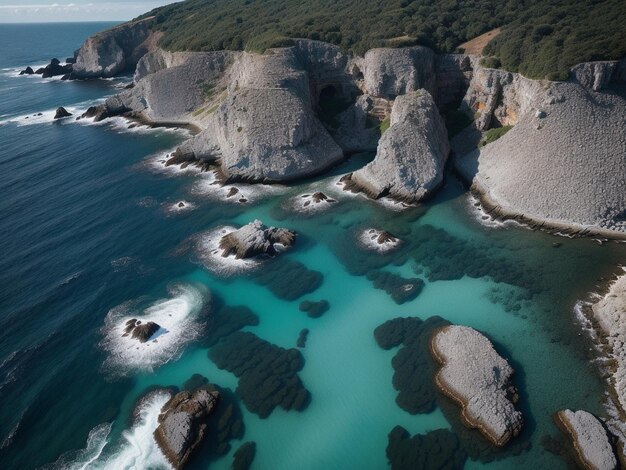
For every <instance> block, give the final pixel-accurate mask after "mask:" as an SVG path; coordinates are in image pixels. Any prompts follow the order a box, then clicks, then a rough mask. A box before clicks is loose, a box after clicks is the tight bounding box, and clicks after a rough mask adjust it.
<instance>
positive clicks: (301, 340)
mask: <svg viewBox="0 0 626 470" xmlns="http://www.w3.org/2000/svg"><path fill="white" fill-rule="evenodd" d="M308 336H309V329H308V328H304V329H302V330H300V334H299V335H298V341H296V346H297V347H299V348H303V347H305V346H306V340H307V338H308Z"/></svg>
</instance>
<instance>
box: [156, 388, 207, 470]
mask: <svg viewBox="0 0 626 470" xmlns="http://www.w3.org/2000/svg"><path fill="white" fill-rule="evenodd" d="M218 399H219V392H217V391H208V390H205V389H199V390H196V391H195V392H193V393H191V392H187V391H183V392H180V393H177V394H176V395H174V397H172V398H171V399H170V400H169V401H168V402H167V403H166V404H165V405H164V406H163V408H162V409H161V414H160V416H159V425H158V427H157V428H156V430H155V431H154V438H155V440H156V442H157V444H158V445H159V448H160V449H161V451H162V452H163V454H164V455H165V457H166V458H167V460H168V461H169V462H170V463H171V464H172V466H173V467H174V468H176V469H180V468H183V467H184V466H185V464H186V463H187V461H188V460H189V458H190V457H191V455H192V453H193V451H194V450H195V449H196V447H197V446H198V445H199V444H200V443H201V442H202V440H203V439H204V434H205V431H206V427H207V424H206V422H207V419H208V418H209V416H210V415H211V414H212V413H213V411H214V409H215V407H216V405H217V402H218Z"/></svg>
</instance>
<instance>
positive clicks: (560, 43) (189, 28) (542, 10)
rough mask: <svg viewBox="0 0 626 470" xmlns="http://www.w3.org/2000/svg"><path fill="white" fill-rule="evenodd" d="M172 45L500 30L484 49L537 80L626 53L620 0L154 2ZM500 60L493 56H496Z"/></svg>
mask: <svg viewBox="0 0 626 470" xmlns="http://www.w3.org/2000/svg"><path fill="white" fill-rule="evenodd" d="M146 16H155V18H156V26H155V28H156V29H158V30H160V31H163V33H164V35H163V37H162V38H161V40H160V43H159V44H160V45H161V46H162V47H164V48H165V49H168V50H175V51H176V50H197V51H211V50H222V49H230V50H244V49H247V50H252V51H259V52H261V51H264V50H265V49H267V48H270V47H276V46H286V45H289V44H291V43H292V40H291V39H290V38H309V39H318V40H322V41H326V42H330V43H333V44H337V45H339V46H341V47H342V48H343V49H344V50H346V51H351V52H353V53H356V54H363V53H364V52H365V51H367V50H368V49H371V48H373V47H383V46H386V47H404V46H410V45H415V44H420V45H425V46H428V47H431V48H433V49H434V50H436V51H437V52H454V51H455V49H456V47H457V46H458V45H459V44H461V43H462V42H464V41H467V40H469V39H472V38H474V37H476V36H478V35H480V34H482V33H485V32H487V31H490V30H492V29H494V28H496V27H502V32H501V34H500V35H499V36H497V37H496V38H495V39H493V40H492V41H491V42H490V43H489V44H488V45H487V48H486V51H485V52H486V53H487V54H489V55H491V56H493V60H496V58H497V59H498V60H499V61H500V62H501V64H502V66H503V67H504V68H505V69H507V70H511V71H518V72H521V73H522V74H524V75H526V76H529V77H533V78H544V77H546V76H547V75H548V74H552V75H551V77H553V78H563V77H565V74H564V73H565V72H567V68H568V67H570V66H572V65H575V64H576V63H579V62H583V61H588V60H599V59H616V58H621V57H623V56H624V55H626V28H625V27H624V19H625V17H626V2H624V0H586V1H584V2H573V1H571V0H436V1H435V0H413V1H411V0H385V1H381V0H309V1H306V2H303V1H301V0H187V1H184V2H179V3H174V4H171V5H167V6H164V7H161V8H157V9H155V10H153V11H151V12H150V13H147V14H146V15H144V16H143V17H146ZM494 63H495V62H494Z"/></svg>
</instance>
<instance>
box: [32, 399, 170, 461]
mask: <svg viewBox="0 0 626 470" xmlns="http://www.w3.org/2000/svg"><path fill="white" fill-rule="evenodd" d="M170 398H171V394H170V393H169V392H167V391H165V390H159V391H158V392H154V393H151V394H149V395H148V396H146V397H145V398H143V399H142V400H141V402H140V403H139V404H138V405H137V409H136V410H135V416H136V419H135V422H134V424H133V425H132V427H131V428H130V429H128V430H126V431H124V432H123V433H122V436H121V439H120V442H116V443H111V442H109V439H110V432H111V424H109V423H105V424H101V425H99V426H96V427H95V428H94V429H92V430H91V432H90V433H89V437H88V438H87V445H86V447H85V448H84V449H82V450H79V451H73V452H68V453H66V454H64V455H63V456H61V458H59V460H57V461H56V462H55V463H53V464H52V465H48V466H46V467H44V469H45V470H61V469H62V470H96V469H129V470H130V469H132V470H140V469H146V468H154V469H157V468H158V469H163V468H166V469H169V468H171V465H170V464H169V462H168V461H167V459H166V458H165V456H164V455H163V453H162V452H161V449H160V448H159V446H158V445H157V443H156V441H155V440H154V436H153V433H154V431H155V430H156V428H157V426H158V425H159V422H158V418H159V415H160V414H161V409H162V408H163V405H165V403H167V401H168V400H169V399H170Z"/></svg>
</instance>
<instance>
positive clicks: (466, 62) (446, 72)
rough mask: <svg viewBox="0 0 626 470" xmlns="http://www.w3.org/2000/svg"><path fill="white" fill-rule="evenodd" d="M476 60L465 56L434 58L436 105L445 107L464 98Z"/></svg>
mask: <svg viewBox="0 0 626 470" xmlns="http://www.w3.org/2000/svg"><path fill="white" fill-rule="evenodd" d="M476 61H477V58H475V57H472V56H469V55H466V54H442V55H437V56H436V57H435V81H436V94H435V95H434V98H435V101H436V102H437V105H438V106H440V107H443V108H445V107H447V106H449V105H454V104H457V103H459V102H460V101H461V100H462V99H463V97H464V96H465V92H466V91H467V89H468V87H469V84H470V81H471V79H472V76H473V72H474V68H475V65H476V64H475V62H476Z"/></svg>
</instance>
